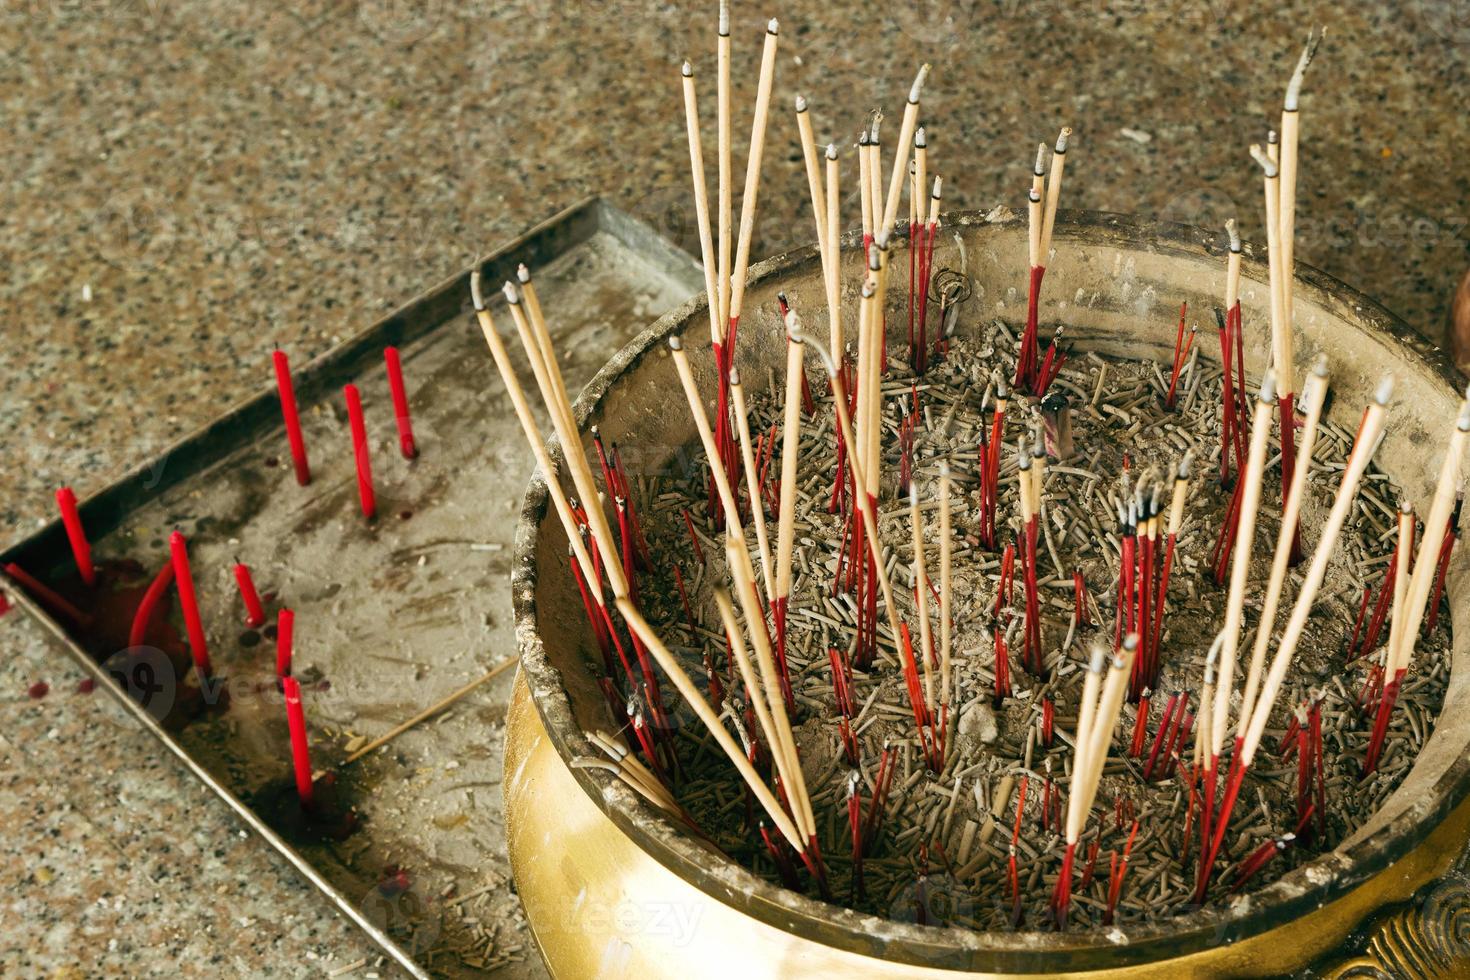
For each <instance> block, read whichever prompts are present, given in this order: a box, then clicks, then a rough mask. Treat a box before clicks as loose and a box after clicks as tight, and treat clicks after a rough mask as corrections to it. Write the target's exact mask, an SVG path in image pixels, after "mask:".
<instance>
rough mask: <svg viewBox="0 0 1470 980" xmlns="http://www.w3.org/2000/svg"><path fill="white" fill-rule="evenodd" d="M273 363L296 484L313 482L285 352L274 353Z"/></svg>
mask: <svg viewBox="0 0 1470 980" xmlns="http://www.w3.org/2000/svg"><path fill="white" fill-rule="evenodd" d="M271 361H272V363H274V364H275V368H276V388H277V389H278V390H279V391H280V393H281V417H282V419H284V420H285V423H286V442H287V443H289V444H290V446H291V463H292V465H294V466H295V467H296V482H297V483H299V484H300V485H301V486H303V487H304V486H306V485H307V484H308V483H310V482H311V467H310V465H308V464H307V462H306V440H305V439H303V438H302V437H301V415H300V413H299V412H297V410H296V390H295V389H294V388H293V387H292V386H291V365H290V364H289V363H288V362H287V360H286V352H285V351H279V350H278V351H273V352H272V353H271Z"/></svg>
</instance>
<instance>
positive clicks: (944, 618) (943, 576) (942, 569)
mask: <svg viewBox="0 0 1470 980" xmlns="http://www.w3.org/2000/svg"><path fill="white" fill-rule="evenodd" d="M949 483H950V474H949V464H948V463H945V462H941V463H940V464H939V704H940V705H941V706H943V707H948V706H949V672H950V633H951V632H952V630H951V629H950V601H951V600H950V593H951V586H952V583H953V575H952V574H951V568H950V566H951V564H952V553H953V551H954V540H953V539H954V526H953V524H952V521H951V516H950V503H949Z"/></svg>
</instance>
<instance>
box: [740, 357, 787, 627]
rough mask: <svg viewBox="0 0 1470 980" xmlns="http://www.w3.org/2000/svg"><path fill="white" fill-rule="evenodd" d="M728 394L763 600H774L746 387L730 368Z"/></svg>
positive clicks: (769, 552)
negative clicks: (730, 399) (733, 409)
mask: <svg viewBox="0 0 1470 980" xmlns="http://www.w3.org/2000/svg"><path fill="white" fill-rule="evenodd" d="M730 395H731V397H732V398H733V399H734V408H735V431H736V433H737V436H738V438H739V439H740V462H741V465H742V466H743V467H744V469H745V493H746V495H747V496H748V497H750V517H751V523H753V524H754V525H755V542H756V547H757V549H758V550H759V551H760V556H761V582H762V584H763V585H764V586H765V589H766V597H767V598H768V599H769V598H774V597H775V595H776V591H775V589H776V584H775V580H774V578H773V577H772V573H771V567H772V566H771V542H770V538H769V537H768V536H767V534H766V511H765V508H764V507H762V506H761V483H760V471H759V470H758V469H757V468H756V465H755V443H754V440H752V439H751V438H750V419H749V417H748V413H747V411H746V407H745V386H744V385H742V384H741V383H740V372H739V370H737V369H736V368H733V367H732V368H731V369H730Z"/></svg>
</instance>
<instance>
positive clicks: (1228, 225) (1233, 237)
mask: <svg viewBox="0 0 1470 980" xmlns="http://www.w3.org/2000/svg"><path fill="white" fill-rule="evenodd" d="M1225 234H1227V235H1229V236H1230V251H1232V252H1239V251H1240V231H1239V230H1238V229H1237V228H1236V227H1235V219H1234V218H1226V219H1225Z"/></svg>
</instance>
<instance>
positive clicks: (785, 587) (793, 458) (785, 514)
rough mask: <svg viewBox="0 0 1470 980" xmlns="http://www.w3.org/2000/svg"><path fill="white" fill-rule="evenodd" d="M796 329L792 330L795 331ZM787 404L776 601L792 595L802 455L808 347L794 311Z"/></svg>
mask: <svg viewBox="0 0 1470 980" xmlns="http://www.w3.org/2000/svg"><path fill="white" fill-rule="evenodd" d="M793 326H794V327H795V328H796V329H795V330H793V329H792V327H793ZM786 330H787V341H786V404H785V413H784V415H783V417H782V423H781V500H780V512H779V514H778V515H777V518H776V519H777V524H776V591H775V593H774V595H773V596H772V599H773V601H775V602H780V601H782V600H784V599H786V598H787V597H788V596H789V595H791V551H792V548H793V546H794V545H795V543H796V485H797V482H798V479H799V478H798V476H797V472H796V469H797V460H798V458H799V456H800V454H801V368H802V361H803V355H804V354H805V352H806V344H804V343H802V342H801V341H800V340H792V339H790V338H791V337H792V336H797V337H800V336H802V333H801V325H800V321H798V320H797V318H796V311H795V310H787V313H786Z"/></svg>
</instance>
